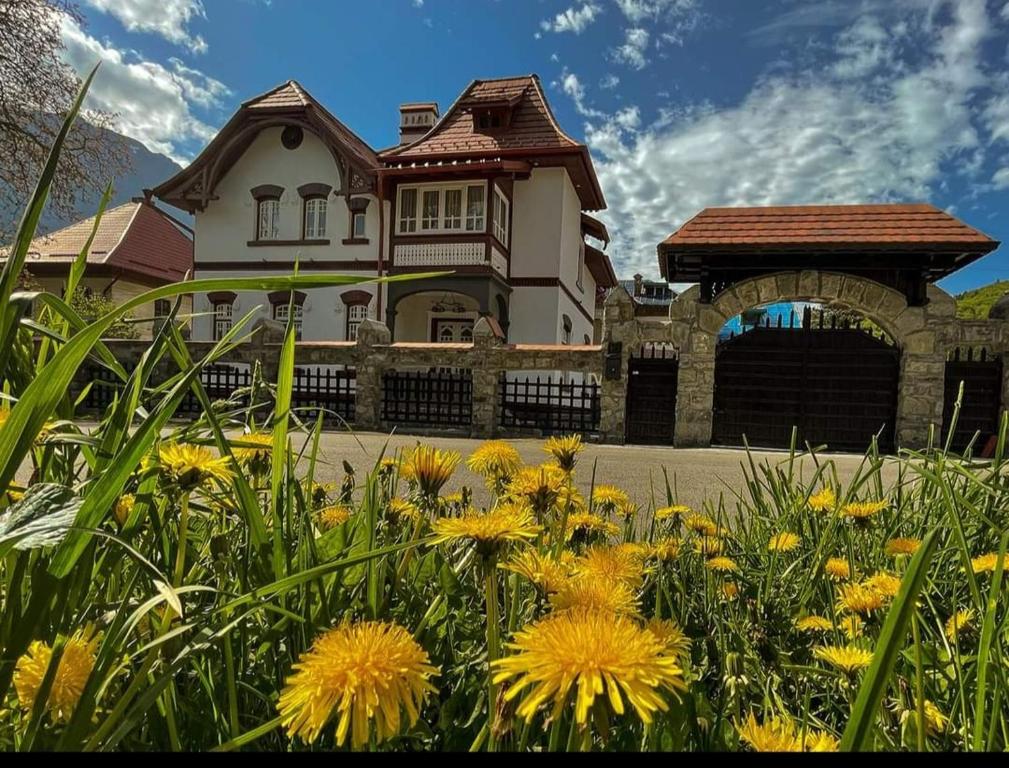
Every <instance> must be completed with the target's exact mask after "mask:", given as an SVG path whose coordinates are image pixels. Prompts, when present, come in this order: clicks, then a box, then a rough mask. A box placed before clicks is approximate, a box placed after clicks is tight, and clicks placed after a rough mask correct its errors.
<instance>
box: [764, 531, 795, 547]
mask: <svg viewBox="0 0 1009 768" xmlns="http://www.w3.org/2000/svg"><path fill="white" fill-rule="evenodd" d="M797 546H799V537H798V536H797V535H796V534H794V533H791V532H790V531H783V532H782V533H777V534H775V535H774V536H772V537H771V540H770V541H769V542H767V549H768V551H770V552H791V551H792V550H793V549H795V548H796V547H797Z"/></svg>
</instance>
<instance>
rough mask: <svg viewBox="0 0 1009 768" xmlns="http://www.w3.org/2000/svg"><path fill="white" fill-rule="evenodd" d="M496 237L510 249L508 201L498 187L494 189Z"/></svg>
mask: <svg viewBox="0 0 1009 768" xmlns="http://www.w3.org/2000/svg"><path fill="white" fill-rule="evenodd" d="M494 237H496V238H497V239H498V242H499V243H501V245H503V246H504V247H505V248H507V247H508V200H507V199H505V196H504V195H503V194H501V190H500V189H498V188H497V187H494Z"/></svg>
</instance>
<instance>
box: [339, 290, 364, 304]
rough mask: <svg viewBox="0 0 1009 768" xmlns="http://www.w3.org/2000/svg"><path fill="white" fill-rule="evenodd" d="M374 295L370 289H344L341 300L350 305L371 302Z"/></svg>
mask: <svg viewBox="0 0 1009 768" xmlns="http://www.w3.org/2000/svg"><path fill="white" fill-rule="evenodd" d="M371 299H372V295H371V294H370V293H368V291H344V292H343V293H341V294H340V301H342V302H343V303H344V304H346V305H347V306H348V307H349V306H352V305H354V304H364V305H365V306H368V305H369V304H371Z"/></svg>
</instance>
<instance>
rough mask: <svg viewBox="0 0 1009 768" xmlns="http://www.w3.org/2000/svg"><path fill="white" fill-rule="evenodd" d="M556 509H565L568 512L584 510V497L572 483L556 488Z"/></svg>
mask: <svg viewBox="0 0 1009 768" xmlns="http://www.w3.org/2000/svg"><path fill="white" fill-rule="evenodd" d="M556 505H557V509H559V510H561V511H562V512H563V511H564V510H565V509H566V510H568V514H570V513H572V512H585V511H586V509H587V508H586V505H585V497H584V496H582V495H581V494H580V493H579V492H578V489H577V488H575V487H574V485H569V484H565V485H562V486H561V487H560V488H559V489H558V490H557V501H556Z"/></svg>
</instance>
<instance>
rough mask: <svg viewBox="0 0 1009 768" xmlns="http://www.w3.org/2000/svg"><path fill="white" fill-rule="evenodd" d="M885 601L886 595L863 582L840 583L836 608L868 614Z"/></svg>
mask: <svg viewBox="0 0 1009 768" xmlns="http://www.w3.org/2000/svg"><path fill="white" fill-rule="evenodd" d="M886 603H887V598H886V595H884V594H883V593H882V592H880V591H879V590H878V589H876V588H875V587H873V586H872V585H871V584H866V583H865V582H861V583H858V584H844V585H842V586H841V587H840V591H839V593H838V597H837V609H838V610H839V611H847V612H849V613H858V614H869V613H872V612H873V611H878V610H881V609H882V608H883V606H885V605H886Z"/></svg>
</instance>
